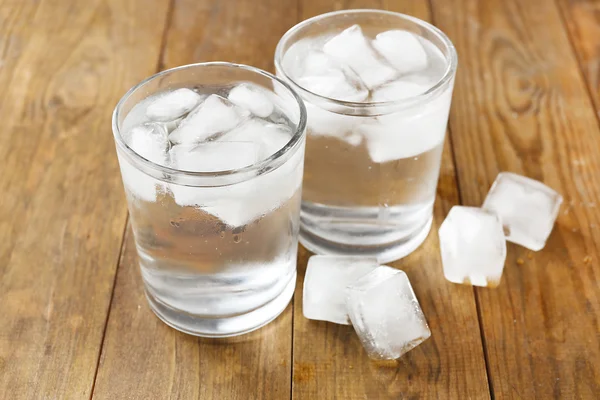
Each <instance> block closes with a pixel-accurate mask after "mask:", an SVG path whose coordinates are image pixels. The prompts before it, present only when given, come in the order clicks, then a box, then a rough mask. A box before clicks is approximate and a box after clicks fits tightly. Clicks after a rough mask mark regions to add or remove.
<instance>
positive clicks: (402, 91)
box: [371, 80, 429, 102]
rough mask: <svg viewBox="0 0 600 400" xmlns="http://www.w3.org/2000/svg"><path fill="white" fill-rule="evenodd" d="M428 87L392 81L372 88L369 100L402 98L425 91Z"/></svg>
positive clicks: (379, 100)
mask: <svg viewBox="0 0 600 400" xmlns="http://www.w3.org/2000/svg"><path fill="white" fill-rule="evenodd" d="M427 89H429V87H427V86H425V85H420V84H418V83H414V82H409V81H402V80H398V81H392V82H389V83H386V84H385V85H382V86H380V87H378V88H377V89H373V91H372V92H371V100H372V101H374V102H383V101H394V100H403V99H407V98H409V97H414V96H417V95H419V94H422V93H425V92H426V91H427Z"/></svg>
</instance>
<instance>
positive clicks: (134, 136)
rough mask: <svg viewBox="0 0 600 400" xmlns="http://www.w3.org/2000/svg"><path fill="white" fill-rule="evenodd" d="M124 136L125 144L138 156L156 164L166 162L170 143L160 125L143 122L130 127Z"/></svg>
mask: <svg viewBox="0 0 600 400" xmlns="http://www.w3.org/2000/svg"><path fill="white" fill-rule="evenodd" d="M126 136H127V138H126V139H125V140H126V142H127V145H128V146H129V147H130V148H131V149H132V150H133V151H135V152H136V153H138V154H139V155H140V156H142V157H144V158H145V159H147V160H150V161H152V162H153V163H156V164H160V165H165V164H166V160H167V152H168V151H169V148H170V147H171V145H170V143H169V140H168V139H167V131H166V130H165V128H164V127H163V126H162V125H160V124H157V123H152V122H150V123H145V124H142V125H139V126H136V127H134V128H132V129H131V131H129V133H128V134H126Z"/></svg>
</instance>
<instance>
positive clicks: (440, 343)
mask: <svg viewBox="0 0 600 400" xmlns="http://www.w3.org/2000/svg"><path fill="white" fill-rule="evenodd" d="M301 5H302V6H301V9H302V10H303V13H302V15H301V19H305V18H309V17H311V16H313V15H317V14H321V13H324V12H328V11H332V9H330V8H329V7H330V5H327V4H324V2H320V1H309V0H304V1H302V2H301ZM335 8H336V9H345V8H388V9H391V10H393V11H399V12H404V13H408V14H411V15H414V16H416V17H419V18H422V19H428V18H429V9H428V5H427V2H426V1H401V2H398V1H396V2H390V4H387V2H378V1H352V2H339V3H336V4H335ZM457 203H458V195H457V189H456V179H455V171H454V166H453V162H452V155H451V146H450V145H449V143H446V146H445V150H444V154H443V161H442V170H441V175H440V182H439V187H438V196H437V199H436V207H435V223H434V226H433V228H432V231H431V233H430V235H429V237H428V238H427V240H426V241H425V243H424V244H423V246H422V247H421V248H419V249H418V250H417V251H415V252H414V253H413V254H412V255H410V256H409V257H407V258H405V259H403V260H400V261H398V262H395V263H393V264H391V265H393V266H395V267H397V268H400V269H402V270H404V271H405V272H406V273H407V274H408V276H409V278H410V280H411V283H412V285H413V287H414V289H415V292H416V294H417V297H418V298H419V301H420V303H421V306H422V308H423V311H424V313H425V316H426V318H427V320H428V322H429V325H430V328H431V331H432V337H431V338H430V339H429V340H427V341H426V342H425V343H423V344H422V345H421V346H419V347H418V348H416V349H415V350H413V351H411V352H410V353H408V354H407V355H406V356H404V357H402V359H401V361H400V362H399V363H398V364H386V365H380V364H377V363H374V362H371V361H369V359H368V357H367V356H366V353H365V352H364V350H363V349H362V347H361V344H360V342H359V341H358V338H357V336H356V334H355V333H354V330H353V328H352V327H350V326H342V325H335V324H330V323H326V322H321V321H309V320H307V319H305V318H304V316H303V315H302V305H301V301H300V300H301V298H302V297H301V296H302V281H303V278H304V271H305V268H306V263H307V260H308V257H309V256H310V253H308V252H307V251H306V250H305V249H302V250H301V252H300V263H299V265H300V266H301V268H300V273H301V276H300V279H299V280H298V285H297V288H296V297H295V298H296V301H295V303H294V352H293V355H294V376H293V398H294V399H295V400H301V399H316V398H322V399H334V398H337V399H399V398H423V399H426V398H456V399H467V398H473V399H475V398H477V399H483V398H488V397H489V389H488V386H487V378H486V370H485V360H484V356H483V346H482V343H481V336H480V332H479V323H478V319H477V311H476V306H475V299H474V296H473V290H472V289H471V288H470V287H466V286H459V285H453V284H450V283H448V282H446V281H445V279H444V277H443V274H442V271H441V262H440V253H439V243H438V238H437V229H438V227H439V224H440V223H441V222H442V220H443V218H444V216H445V215H446V213H447V212H448V210H449V209H450V207H451V206H452V205H455V204H457Z"/></svg>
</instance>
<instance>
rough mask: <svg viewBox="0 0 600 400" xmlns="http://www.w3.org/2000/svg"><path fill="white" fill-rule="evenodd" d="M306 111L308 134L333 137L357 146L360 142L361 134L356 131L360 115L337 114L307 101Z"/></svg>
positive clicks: (359, 123)
mask: <svg viewBox="0 0 600 400" xmlns="http://www.w3.org/2000/svg"><path fill="white" fill-rule="evenodd" d="M306 113H307V116H308V120H307V130H308V134H309V135H314V136H330V137H335V138H338V139H340V140H343V141H344V142H346V143H348V144H350V145H352V146H358V145H359V144H360V143H361V142H362V134H361V133H360V132H358V131H357V129H358V128H359V127H360V125H361V122H362V118H361V117H356V116H352V115H342V114H337V113H334V112H332V111H329V110H325V109H323V108H320V107H319V106H315V105H313V104H311V103H308V102H307V103H306Z"/></svg>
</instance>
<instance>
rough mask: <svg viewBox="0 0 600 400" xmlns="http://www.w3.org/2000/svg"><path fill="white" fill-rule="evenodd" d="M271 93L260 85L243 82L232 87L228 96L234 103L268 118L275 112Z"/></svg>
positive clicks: (258, 115)
mask: <svg viewBox="0 0 600 400" xmlns="http://www.w3.org/2000/svg"><path fill="white" fill-rule="evenodd" d="M269 95H270V93H268V92H267V91H266V90H265V89H263V88H261V87H260V86H258V85H255V84H252V83H241V84H239V85H237V86H236V87H234V88H233V89H231V91H230V92H229V96H228V97H227V98H228V99H229V101H231V102H232V103H233V104H235V105H237V106H239V107H241V108H244V109H246V110H249V111H250V112H251V113H252V114H254V115H256V116H257V117H261V118H266V117H268V116H269V115H271V114H272V113H273V109H274V106H273V102H271V100H270V99H269Z"/></svg>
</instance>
